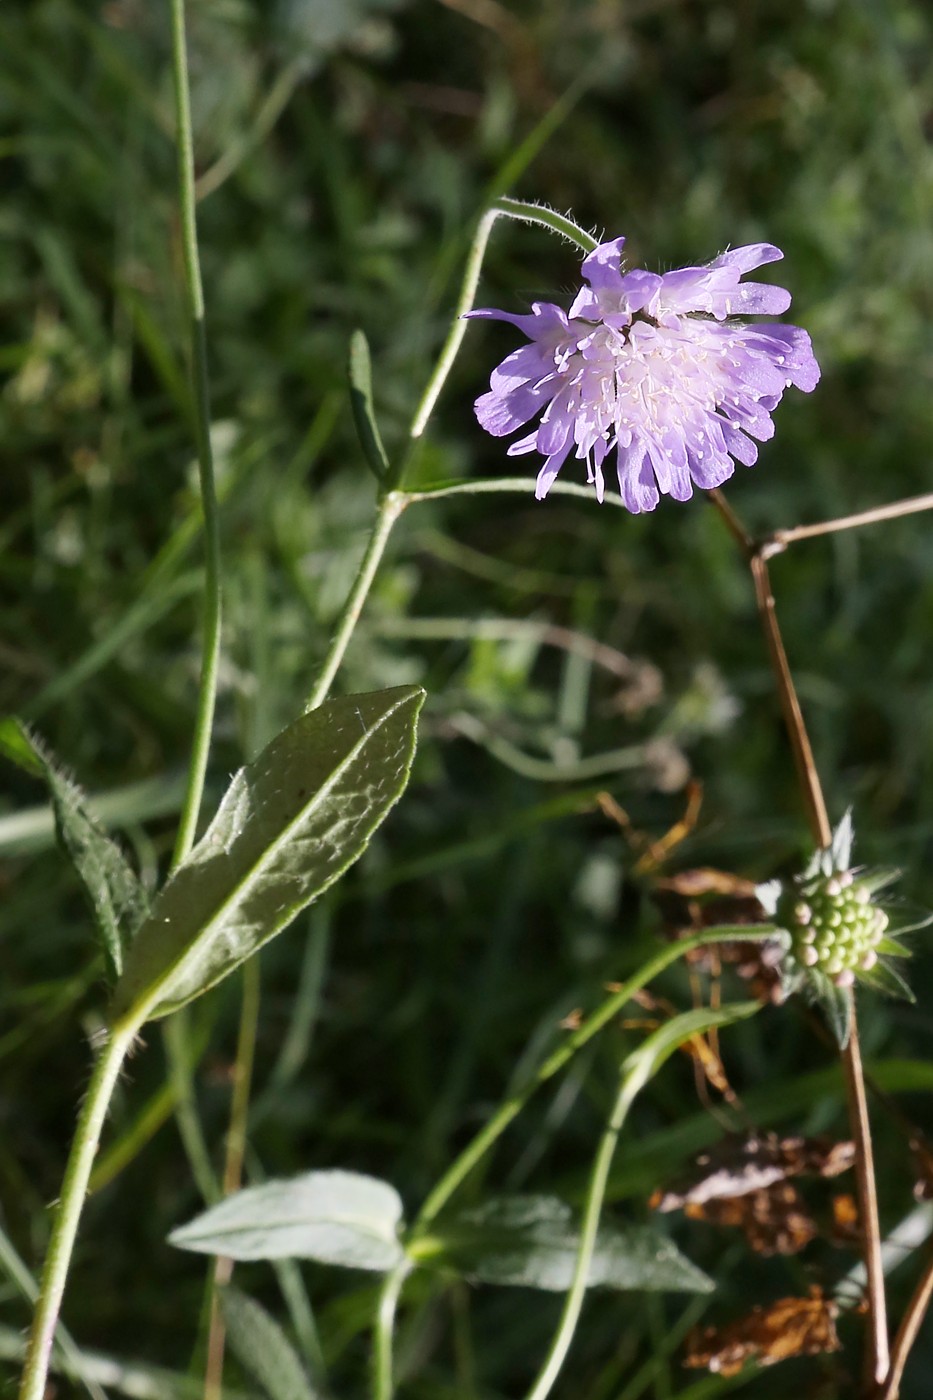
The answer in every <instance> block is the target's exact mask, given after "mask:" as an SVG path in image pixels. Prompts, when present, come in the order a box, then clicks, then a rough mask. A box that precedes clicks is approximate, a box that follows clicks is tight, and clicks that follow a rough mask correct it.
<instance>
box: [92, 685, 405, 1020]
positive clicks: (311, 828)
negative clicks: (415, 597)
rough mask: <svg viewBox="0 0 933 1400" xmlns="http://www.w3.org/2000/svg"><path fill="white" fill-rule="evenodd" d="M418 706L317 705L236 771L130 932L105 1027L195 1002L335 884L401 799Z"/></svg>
mask: <svg viewBox="0 0 933 1400" xmlns="http://www.w3.org/2000/svg"><path fill="white" fill-rule="evenodd" d="M423 700H424V691H423V690H421V688H420V687H418V686H396V687H394V688H393V689H391V690H380V691H375V692H373V693H371V694H366V695H348V696H343V697H342V698H340V699H337V700H329V701H327V702H326V703H325V704H323V705H320V706H319V707H318V708H317V709H315V710H311V711H309V712H308V713H307V714H305V715H302V717H301V718H300V719H299V720H296V721H295V723H294V724H291V725H289V727H288V728H287V729H284V730H283V731H282V733H281V734H279V735H278V736H277V737H276V738H275V739H273V740H272V742H271V743H270V744H269V745H267V747H266V748H265V749H263V751H262V753H261V754H260V755H259V756H258V758H256V759H255V760H254V761H253V762H252V763H249V764H247V765H246V767H245V768H241V769H240V771H239V772H238V773H237V774H236V776H235V777H234V779H233V782H232V783H231V784H230V786H229V788H228V789H227V792H226V794H225V796H224V798H223V800H222V802H221V804H220V807H219V809H218V811H217V815H216V816H215V817H214V820H213V821H212V822H211V824H210V826H209V827H208V829H207V831H206V832H205V834H204V836H203V837H202V839H201V840H200V841H199V842H198V844H197V846H195V848H194V850H193V851H192V852H191V854H190V856H189V857H188V859H187V860H186V861H185V862H184V864H183V865H181V866H179V868H178V870H177V871H176V872H175V874H174V875H173V876H172V877H171V879H170V880H169V881H168V883H167V884H166V885H165V887H164V888H163V889H162V891H161V892H160V894H159V896H158V898H157V899H156V900H155V902H154V904H153V907H152V911H151V913H150V915H149V918H148V919H147V920H146V922H145V923H144V924H143V926H142V928H141V929H140V930H139V933H138V934H137V936H136V939H135V941H134V943H133V947H132V949H131V951H130V954H129V955H128V957H127V959H126V966H125V968H124V970H123V976H122V978H121V979H120V982H119V984H118V985H117V988H116V992H115V994H114V1006H113V1012H112V1014H113V1018H114V1020H119V1019H121V1018H122V1017H124V1016H126V1015H132V1016H134V1017H136V1018H142V1019H146V1018H149V1017H156V1016H165V1015H167V1014H168V1013H169V1012H170V1011H174V1010H176V1008H177V1007H179V1006H183V1005H184V1004H185V1003H186V1002H188V1001H191V1000H193V998H195V997H197V996H200V995H201V993H202V992H205V991H207V989H208V988H209V987H212V986H214V984H215V983H217V982H219V981H220V980H221V978H223V977H226V976H227V974H228V973H229V972H232V971H233V969H234V968H235V967H238V966H239V964H240V963H242V962H244V961H245V960H246V959H247V958H248V957H251V956H252V954H253V953H255V952H256V951H257V949H259V948H261V947H262V945H263V944H264V943H266V942H268V940H269V939H270V938H272V937H273V936H274V935H275V934H276V933H278V932H279V930H280V929H283V928H284V927H285V925H286V924H288V923H290V922H291V920H292V919H293V918H294V916H295V915H296V914H297V913H298V912H299V910H301V909H303V908H304V907H305V906H306V905H307V904H310V902H311V901H312V900H313V899H315V898H316V897H317V896H318V895H319V894H321V892H322V891H323V890H325V889H327V887H328V886H329V885H331V884H333V882H334V881H335V880H336V879H338V878H339V876H341V875H342V874H343V872H344V871H345V870H346V869H347V867H348V866H349V865H351V864H352V863H353V861H355V860H356V859H357V857H358V856H359V855H360V854H361V853H362V851H363V850H364V849H365V847H366V844H367V842H368V841H369V838H370V836H371V835H372V833H373V832H374V831H375V829H376V827H377V826H378V825H379V823H380V822H381V821H382V820H383V818H384V817H385V815H386V813H387V812H388V811H389V809H390V807H392V805H393V803H395V802H396V801H397V799H398V798H399V797H400V795H401V793H402V792H403V790H404V788H405V784H406V783H407V781H408V774H409V769H410V766H411V760H412V755H413V753H414V748H415V725H416V721H417V717H418V711H419V710H420V708H421V705H422V702H423Z"/></svg>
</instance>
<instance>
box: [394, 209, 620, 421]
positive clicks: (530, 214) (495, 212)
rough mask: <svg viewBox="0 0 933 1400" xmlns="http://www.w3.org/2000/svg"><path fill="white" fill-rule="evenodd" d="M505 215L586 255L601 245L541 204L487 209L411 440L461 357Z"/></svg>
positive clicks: (428, 414) (415, 419)
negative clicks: (493, 238)
mask: <svg viewBox="0 0 933 1400" xmlns="http://www.w3.org/2000/svg"><path fill="white" fill-rule="evenodd" d="M501 216H505V217H506V218H509V219H520V220H521V222H522V223H526V224H541V225H542V226H543V227H544V228H549V229H550V230H551V232H552V233H557V234H559V235H560V236H561V237H562V238H566V239H568V240H569V241H570V242H571V243H575V244H576V245H577V247H578V248H582V249H583V251H584V252H585V253H591V252H592V251H593V249H594V248H595V247H596V246H597V245H596V239H595V238H592V237H591V236H590V234H588V233H586V232H585V230H584V229H582V228H580V226H579V224H575V223H574V222H573V220H572V219H568V218H567V216H566V215H565V214H558V213H557V211H556V210H554V209H546V208H544V207H543V206H542V205H540V204H526V203H525V202H524V200H521V199H506V198H502V199H497V200H496V202H495V204H493V205H491V207H490V208H489V209H487V210H486V212H485V214H483V216H482V218H481V219H480V221H479V223H478V224H477V226H476V233H475V234H474V235H473V241H472V243H471V244H470V251H469V253H468V255H467V261H466V268H465V270H464V274H463V281H462V283H461V284H460V295H459V297H458V298H457V305H456V309H455V310H454V316H453V320H452V322H451V324H450V330H449V331H448V332H447V339H446V340H445V341H444V344H443V347H442V349H441V353H440V356H439V357H438V361H437V364H436V365H435V367H434V371H433V373H432V375H431V378H430V379H429V380H428V383H427V387H426V388H425V391H424V393H423V394H422V396H421V400H420V402H419V404H418V407H417V408H416V409H415V416H414V418H413V419H412V422H411V427H410V428H409V430H408V436H409V437H411V438H418V437H420V436H421V434H422V433H423V432H424V430H425V427H426V426H427V422H428V419H429V418H430V416H431V413H432V412H433V410H434V405H435V404H436V403H437V400H438V398H439V397H440V393H441V390H442V389H443V387H444V385H445V383H446V382H447V376H448V375H449V374H450V371H451V369H452V367H453V363H454V360H455V359H456V358H457V351H458V350H459V349H460V345H461V342H462V340H463V337H464V336H465V335H466V321H464V319H463V317H464V316H465V315H466V313H467V312H468V311H472V309H473V300H474V297H475V296H476V288H477V286H478V284H479V275H480V272H481V270H482V266H483V259H484V257H485V256H486V245H487V244H488V242H489V235H490V234H491V233H492V226H493V224H494V223H495V222H496V220H497V219H498V218H500V217H501Z"/></svg>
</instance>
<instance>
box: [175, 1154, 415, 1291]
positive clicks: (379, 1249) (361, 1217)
mask: <svg viewBox="0 0 933 1400" xmlns="http://www.w3.org/2000/svg"><path fill="white" fill-rule="evenodd" d="M401 1219H402V1202H401V1200H400V1198H399V1194H398V1192H397V1191H396V1190H395V1188H394V1187H392V1186H390V1185H389V1184H388V1183H387V1182H385V1181H380V1180H379V1179H378V1177H374V1176H363V1175H361V1174H360V1173H358V1172H345V1171H323V1172H306V1173H304V1175H302V1176H295V1177H292V1178H290V1179H289V1180H287V1181H266V1182H263V1184H262V1185H261V1186H247V1187H245V1188H244V1189H243V1190H242V1191H236V1192H234V1194H233V1195H231V1196H226V1197H225V1198H224V1199H223V1200H222V1201H220V1202H218V1204H217V1205H215V1206H211V1208H210V1209H209V1210H206V1211H204V1213H203V1214H202V1215H198V1216H195V1218H194V1220H190V1221H189V1222H188V1224H187V1225H180V1226H179V1228H178V1229H177V1230H173V1231H172V1233H171V1234H170V1235H169V1237H168V1242H169V1244H173V1245H176V1246H177V1247H178V1248H179V1249H191V1250H195V1251H197V1252H198V1253H200V1254H223V1255H226V1256H227V1258H228V1259H316V1260H317V1261H318V1262H319V1263H321V1264H341V1265H343V1266H344V1267H345V1268H351V1269H372V1270H375V1271H376V1272H379V1273H383V1272H386V1271H388V1270H389V1269H393V1268H395V1266H396V1265H397V1264H399V1263H401V1262H402V1260H403V1258H404V1251H403V1249H402V1246H401V1244H400V1243H399V1225H400V1223H401Z"/></svg>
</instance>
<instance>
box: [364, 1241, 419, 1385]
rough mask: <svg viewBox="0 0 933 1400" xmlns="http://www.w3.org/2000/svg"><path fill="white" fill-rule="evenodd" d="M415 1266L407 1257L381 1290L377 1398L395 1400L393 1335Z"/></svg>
mask: <svg viewBox="0 0 933 1400" xmlns="http://www.w3.org/2000/svg"><path fill="white" fill-rule="evenodd" d="M411 1270H412V1264H411V1261H410V1260H408V1259H404V1260H403V1261H402V1263H401V1264H398V1265H397V1266H396V1267H395V1268H394V1269H393V1270H392V1272H391V1273H390V1274H387V1275H386V1278H385V1281H384V1283H383V1285H382V1288H381V1290H380V1292H379V1306H378V1307H377V1309H376V1330H375V1336H374V1346H373V1400H391V1397H392V1394H393V1391H394V1389H395V1384H394V1381H393V1377H392V1338H393V1335H394V1332H395V1313H396V1309H397V1308H398V1300H399V1298H400V1296H401V1292H402V1288H403V1286H404V1284H405V1280H406V1279H407V1277H408V1275H409V1274H410V1273H411Z"/></svg>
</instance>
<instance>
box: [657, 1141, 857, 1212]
mask: <svg viewBox="0 0 933 1400" xmlns="http://www.w3.org/2000/svg"><path fill="white" fill-rule="evenodd" d="M854 1161H855V1147H854V1144H853V1143H851V1142H848V1141H842V1142H833V1141H832V1139H831V1138H827V1137H814V1138H805V1137H794V1136H791V1137H779V1136H778V1134H777V1133H761V1134H757V1133H756V1134H753V1135H751V1136H749V1137H746V1138H737V1137H729V1138H724V1139H723V1140H722V1141H721V1142H720V1143H718V1144H717V1145H716V1146H715V1147H714V1148H711V1149H710V1151H709V1152H702V1153H700V1155H699V1156H698V1157H696V1158H694V1161H693V1163H692V1166H691V1169H690V1171H689V1172H688V1173H687V1174H686V1175H685V1177H684V1178H682V1179H681V1180H680V1181H679V1182H678V1183H676V1184H675V1185H674V1186H673V1187H670V1188H668V1189H667V1190H664V1191H658V1192H655V1195H654V1196H653V1197H652V1202H653V1204H654V1208H655V1210H662V1211H668V1210H679V1209H680V1208H681V1207H682V1206H685V1205H687V1204H688V1203H690V1204H699V1205H702V1204H703V1203H704V1202H706V1201H710V1200H715V1199H716V1198H717V1197H723V1196H743V1195H746V1194H747V1193H748V1192H750V1191H763V1190H766V1189H767V1188H768V1187H769V1186H772V1185H774V1184H775V1182H779V1181H784V1180H786V1178H787V1177H790V1176H804V1175H806V1176H823V1177H831V1176H838V1175H839V1173H840V1172H843V1171H846V1170H848V1168H849V1167H851V1166H852V1165H853V1163H854Z"/></svg>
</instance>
